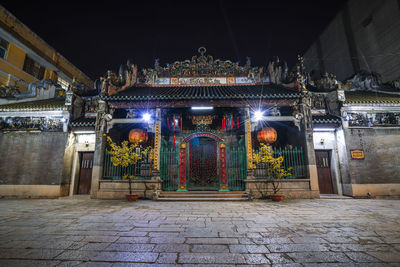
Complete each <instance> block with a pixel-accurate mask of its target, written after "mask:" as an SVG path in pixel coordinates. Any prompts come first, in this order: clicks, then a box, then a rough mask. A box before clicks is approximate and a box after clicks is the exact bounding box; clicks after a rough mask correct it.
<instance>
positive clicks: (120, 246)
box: [103, 243, 154, 252]
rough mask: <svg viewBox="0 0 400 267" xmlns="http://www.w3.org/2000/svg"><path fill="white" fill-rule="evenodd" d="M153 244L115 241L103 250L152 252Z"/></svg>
mask: <svg viewBox="0 0 400 267" xmlns="http://www.w3.org/2000/svg"><path fill="white" fill-rule="evenodd" d="M153 248H154V245H153V244H124V243H114V244H111V245H110V246H109V247H107V248H106V249H103V250H107V251H128V252H142V251H143V252H144V251H147V252H150V251H153Z"/></svg>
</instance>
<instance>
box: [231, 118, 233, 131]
mask: <svg viewBox="0 0 400 267" xmlns="http://www.w3.org/2000/svg"><path fill="white" fill-rule="evenodd" d="M231 130H233V115H231Z"/></svg>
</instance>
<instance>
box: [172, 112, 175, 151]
mask: <svg viewBox="0 0 400 267" xmlns="http://www.w3.org/2000/svg"><path fill="white" fill-rule="evenodd" d="M172 131H175V115H174V120H173V121H172ZM174 147H175V146H174Z"/></svg>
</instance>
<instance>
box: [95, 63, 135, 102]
mask: <svg viewBox="0 0 400 267" xmlns="http://www.w3.org/2000/svg"><path fill="white" fill-rule="evenodd" d="M137 72H138V71H137V66H136V65H134V64H131V63H130V62H129V60H128V61H127V63H126V65H121V66H120V68H119V73H118V75H117V74H116V73H115V72H113V71H111V70H109V71H107V76H106V77H105V78H104V77H102V78H100V80H101V81H102V86H101V90H102V94H103V93H104V94H106V95H115V94H117V93H118V92H122V91H124V90H126V89H127V88H129V87H132V86H133V85H135V84H136V81H137V76H138V73H137Z"/></svg>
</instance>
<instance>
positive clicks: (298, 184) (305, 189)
mask: <svg viewBox="0 0 400 267" xmlns="http://www.w3.org/2000/svg"><path fill="white" fill-rule="evenodd" d="M273 181H276V180H272V179H256V178H247V179H246V191H247V192H248V193H250V192H251V197H252V198H261V199H262V198H267V197H268V196H269V195H272V194H273V189H272V182H273ZM280 182H281V184H280V185H279V188H280V191H279V192H278V195H283V196H285V198H289V199H296V198H319V191H318V190H311V185H310V179H281V180H280Z"/></svg>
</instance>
